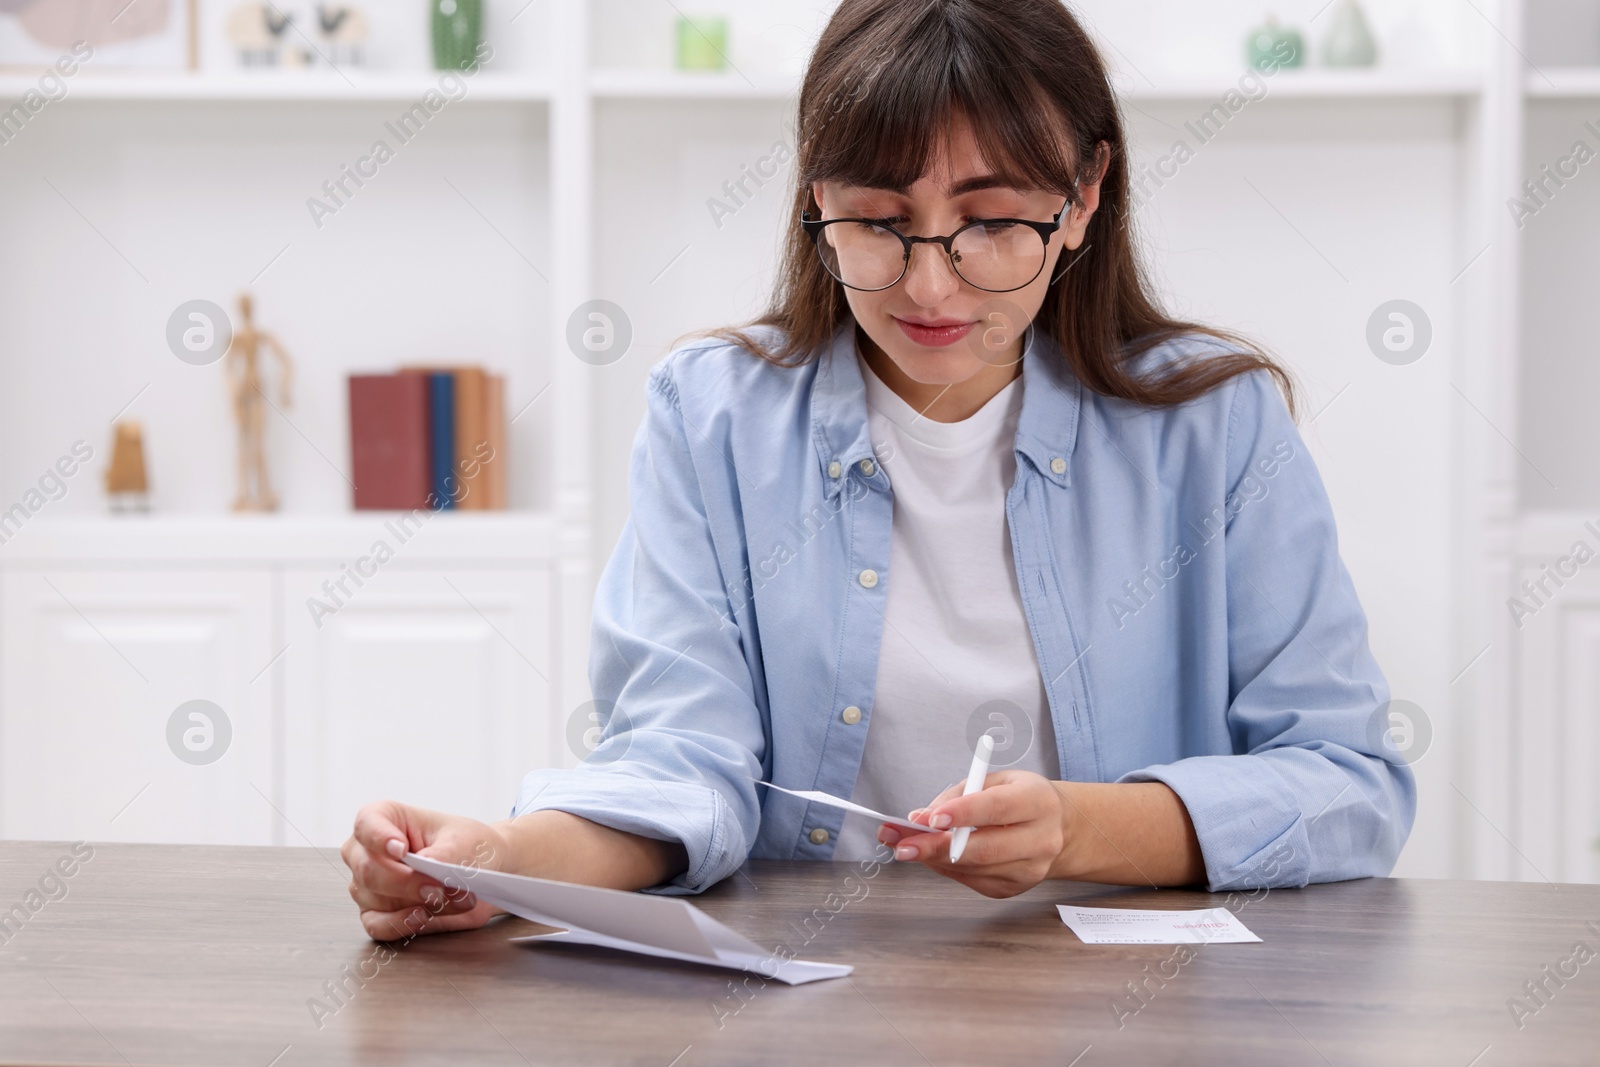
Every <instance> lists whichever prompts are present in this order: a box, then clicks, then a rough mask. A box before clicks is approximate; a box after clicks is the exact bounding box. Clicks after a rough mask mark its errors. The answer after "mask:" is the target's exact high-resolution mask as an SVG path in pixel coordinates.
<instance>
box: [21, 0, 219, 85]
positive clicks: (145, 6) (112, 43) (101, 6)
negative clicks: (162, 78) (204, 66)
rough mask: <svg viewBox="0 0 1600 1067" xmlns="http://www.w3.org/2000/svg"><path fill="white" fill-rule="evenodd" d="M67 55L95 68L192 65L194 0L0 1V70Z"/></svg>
mask: <svg viewBox="0 0 1600 1067" xmlns="http://www.w3.org/2000/svg"><path fill="white" fill-rule="evenodd" d="M84 45H86V46H87V49H88V50H89V51H91V53H92V54H91V55H90V56H89V58H87V59H83V58H82V57H83V53H84V51H85V49H84V47H82V46H84ZM75 46H77V47H76V48H75ZM65 55H75V56H76V57H77V58H78V59H79V60H80V61H81V63H82V67H83V69H84V70H86V71H91V72H92V71H101V70H106V71H119V70H130V69H131V70H153V71H154V70H161V71H174V70H187V69H193V68H194V67H195V65H196V38H195V0H131V2H130V0H0V69H13V70H16V69H21V70H40V69H43V68H45V67H49V66H52V65H54V64H55V63H56V62H57V61H58V60H60V59H61V58H62V57H63V56H65Z"/></svg>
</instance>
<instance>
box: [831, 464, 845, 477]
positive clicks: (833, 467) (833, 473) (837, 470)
mask: <svg viewBox="0 0 1600 1067" xmlns="http://www.w3.org/2000/svg"><path fill="white" fill-rule="evenodd" d="M843 470H844V468H843V467H841V466H839V461H838V460H834V461H833V462H832V463H830V464H828V477H830V478H837V477H839V473H840V472H841V471H843Z"/></svg>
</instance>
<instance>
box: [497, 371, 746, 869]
mask: <svg viewBox="0 0 1600 1067" xmlns="http://www.w3.org/2000/svg"><path fill="white" fill-rule="evenodd" d="M672 363H673V361H672V359H671V358H670V357H669V358H668V360H666V361H664V362H663V363H662V364H661V365H660V366H658V367H656V368H655V370H653V371H652V373H651V375H650V378H649V382H648V385H647V387H646V394H647V411H646V416H645V420H644V422H643V424H642V425H641V426H640V428H639V432H638V435H637V436H636V437H635V439H634V443H633V453H632V460H631V463H630V469H629V479H628V481H629V503H630V514H629V517H628V521H627V523H626V524H625V525H624V527H623V531H622V535H621V537H620V538H619V540H618V543H617V546H616V549H615V550H614V552H613V553H612V556H611V558H610V560H609V561H608V563H607V564H606V567H605V568H604V570H603V572H602V573H601V576H600V580H599V583H598V587H597V591H596V595H595V607H594V618H593V624H592V629H591V643H590V656H589V681H590V688H591V690H592V692H593V695H594V699H595V706H596V709H597V711H598V713H599V718H600V720H601V735H600V739H599V742H598V744H597V745H596V746H595V747H594V749H593V751H592V752H590V753H589V755H588V756H587V758H586V759H585V760H584V762H583V763H582V764H580V765H579V766H577V767H574V768H558V769H551V770H539V771H534V772H533V773H531V774H529V775H528V776H527V778H526V779H525V780H524V781H523V785H522V789H521V792H520V794H519V795H518V798H517V802H516V806H515V807H514V808H513V811H512V814H513V815H521V814H525V813H527V812H529V811H536V810H541V809H557V810H561V811H567V812H570V813H572V814H574V815H578V816H580V817H582V818H585V819H589V820H590V821H592V822H596V823H599V824H601V825H604V826H609V827H612V828H614V829H617V830H623V831H626V832H628V833H633V834H638V835H641V836H643V837H649V838H655V839H657V840H662V841H679V842H682V844H683V846H684V849H685V850H686V852H687V853H688V857H689V864H688V868H687V870H685V871H684V872H683V873H682V874H681V875H679V876H678V877H676V878H674V879H673V880H672V881H671V882H669V883H667V884H665V885H661V886H656V887H653V891H655V892H662V893H698V892H700V891H702V890H704V889H706V888H708V887H709V886H711V885H713V884H715V883H716V882H717V881H719V880H721V879H722V878H724V877H726V876H728V875H729V874H731V873H733V871H734V870H735V869H736V868H737V867H738V866H739V865H740V864H741V863H743V862H744V860H745V858H746V856H747V855H748V854H749V852H750V849H751V846H752V845H753V844H754V841H755V836H756V831H757V828H758V821H759V817H760V809H759V804H758V800H757V797H756V793H755V785H754V784H753V779H755V778H757V777H759V776H760V774H761V761H762V757H763V754H764V749H765V744H766V741H765V731H764V729H763V727H762V716H761V714H760V711H759V710H758V708H757V705H756V697H755V692H756V689H755V685H754V682H753V679H752V675H751V669H750V667H749V664H748V662H747V660H746V658H745V655H744V648H743V643H742V641H741V636H740V630H739V628H738V626H737V625H736V623H735V622H734V620H733V618H732V612H731V611H730V601H729V596H728V593H727V586H726V583H725V581H724V574H723V568H722V566H721V565H720V564H719V562H718V553H717V546H716V545H715V543H714V537H713V531H712V524H711V522H710V520H709V519H708V516H707V509H706V506H705V499H704V495H703V491H702V485H703V482H704V481H705V480H707V479H714V480H715V479H723V478H726V477H731V472H730V471H728V470H727V469H726V468H725V467H718V466H717V465H718V464H726V462H727V461H726V459H725V458H724V457H723V455H722V453H721V451H720V450H719V449H717V448H716V447H715V446H714V445H713V444H712V443H711V442H709V441H707V440H706V439H705V438H704V437H703V435H700V434H699V432H698V431H697V430H695V429H693V428H691V427H690V425H689V424H688V423H687V422H686V420H685V417H684V413H683V411H682V408H681V404H680V399H679V395H678V392H677V389H676V386H675V384H674V381H673V378H672V375H671V367H672Z"/></svg>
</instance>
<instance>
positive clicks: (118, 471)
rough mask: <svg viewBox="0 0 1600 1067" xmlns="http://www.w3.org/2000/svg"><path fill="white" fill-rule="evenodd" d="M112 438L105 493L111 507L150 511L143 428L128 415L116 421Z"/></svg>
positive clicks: (117, 509)
mask: <svg viewBox="0 0 1600 1067" xmlns="http://www.w3.org/2000/svg"><path fill="white" fill-rule="evenodd" d="M112 430H113V437H112V440H111V465H110V466H109V467H107V468H106V493H107V494H108V495H109V496H110V497H111V510H112V511H116V512H124V511H149V510H150V481H149V479H148V477H147V476H146V475H145V469H144V430H143V429H142V428H141V427H140V425H139V424H138V423H137V422H133V421H131V420H128V419H123V420H122V421H120V422H118V423H116V424H115V425H114V426H113V427H112Z"/></svg>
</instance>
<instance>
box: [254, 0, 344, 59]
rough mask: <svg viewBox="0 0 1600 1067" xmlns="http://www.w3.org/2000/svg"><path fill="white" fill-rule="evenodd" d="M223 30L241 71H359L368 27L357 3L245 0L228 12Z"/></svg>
mask: <svg viewBox="0 0 1600 1067" xmlns="http://www.w3.org/2000/svg"><path fill="white" fill-rule="evenodd" d="M223 32H224V33H225V34H226V35H227V38H228V43H229V44H231V45H233V47H234V49H235V50H236V51H237V52H238V56H239V66H241V67H284V68H289V67H316V66H333V67H346V66H353V67H359V66H361V65H362V63H363V62H364V60H365V55H364V52H363V49H364V47H365V45H366V43H367V33H368V23H367V16H366V14H365V13H364V12H363V11H362V10H361V9H360V8H358V7H355V6H354V5H352V4H326V3H319V4H316V5H315V6H311V5H307V4H305V3H303V2H300V3H291V2H290V0H280V2H279V3H272V2H261V0H246V2H245V3H242V4H239V5H238V6H237V7H235V8H233V9H232V10H231V11H229V12H228V15H227V18H226V19H225V21H224V22H223ZM313 40H315V42H316V43H315V44H313V43H312V42H313Z"/></svg>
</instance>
